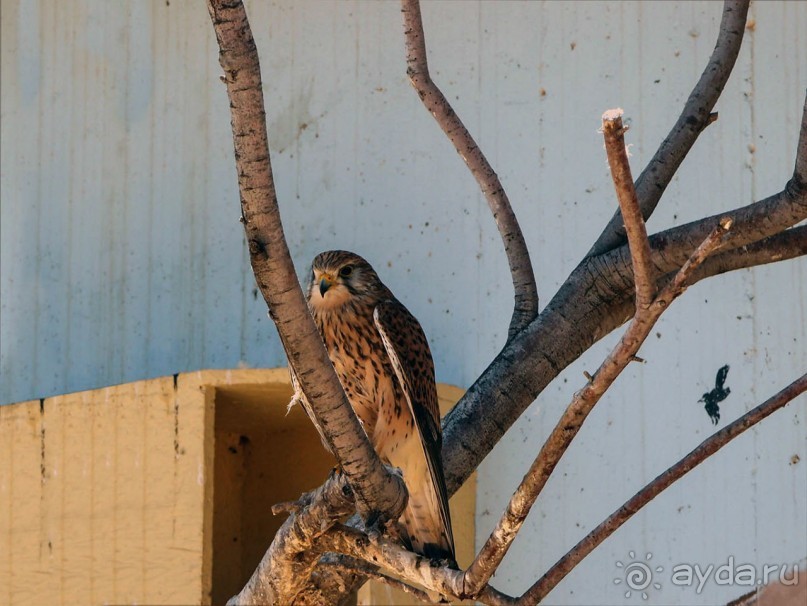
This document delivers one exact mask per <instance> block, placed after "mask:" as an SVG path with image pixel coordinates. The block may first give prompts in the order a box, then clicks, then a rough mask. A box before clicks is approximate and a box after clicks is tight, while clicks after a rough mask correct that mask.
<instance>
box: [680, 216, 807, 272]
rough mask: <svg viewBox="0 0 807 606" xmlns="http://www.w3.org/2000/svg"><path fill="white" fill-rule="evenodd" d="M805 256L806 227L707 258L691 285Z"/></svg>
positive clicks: (806, 247)
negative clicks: (729, 273)
mask: <svg viewBox="0 0 807 606" xmlns="http://www.w3.org/2000/svg"><path fill="white" fill-rule="evenodd" d="M803 255H807V225H801V226H799V227H793V228H791V229H787V230H785V231H783V232H781V233H778V234H776V235H775V236H771V237H770V238H765V239H764V240H760V241H758V242H754V243H753V244H749V245H747V246H741V247H739V248H735V249H733V250H729V251H726V252H723V253H720V254H717V255H714V256H713V257H710V258H709V259H707V260H706V261H705V262H704V263H703V265H701V266H700V267H699V268H698V270H697V271H696V272H695V274H694V275H693V276H692V284H694V283H695V282H699V281H700V280H703V279H704V278H709V277H711V276H716V275H718V274H723V273H726V272H729V271H734V270H735V269H745V268H748V267H756V266H757V265H765V264H766V263H774V262H776V261H785V260H787V259H793V258H795V257H801V256H803Z"/></svg>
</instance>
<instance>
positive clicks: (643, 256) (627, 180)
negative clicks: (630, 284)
mask: <svg viewBox="0 0 807 606" xmlns="http://www.w3.org/2000/svg"><path fill="white" fill-rule="evenodd" d="M626 130H627V129H626V128H625V127H624V126H622V110H621V109H609V110H608V111H606V112H605V113H604V114H603V115H602V134H603V138H604V139H605V151H606V154H607V155H608V166H609V167H610V169H611V178H612V179H613V181H614V189H615V190H616V197H617V200H618V201H619V209H620V211H621V213H622V219H623V221H624V222H625V230H626V232H627V234H628V245H629V247H630V257H631V262H632V264H633V279H634V282H635V284H636V307H637V309H644V308H646V307H647V306H648V305H650V303H651V302H652V301H653V296H654V295H655V294H656V281H655V280H654V278H653V264H652V263H651V261H650V242H648V240H647V228H646V227H645V224H644V219H643V218H642V211H641V210H640V209H639V199H638V198H637V197H636V189H634V187H633V177H632V176H631V174H630V162H628V152H627V148H626V147H625V131H626Z"/></svg>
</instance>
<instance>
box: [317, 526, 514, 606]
mask: <svg viewBox="0 0 807 606" xmlns="http://www.w3.org/2000/svg"><path fill="white" fill-rule="evenodd" d="M314 549H316V550H317V551H319V552H322V551H333V552H337V553H342V554H347V555H348V556H350V557H353V558H357V559H359V560H362V561H364V562H367V563H369V564H371V565H373V566H378V567H380V569H381V570H384V571H389V572H391V573H392V574H394V575H395V576H397V577H400V578H402V579H404V580H405V581H406V582H408V583H417V584H418V585H420V586H422V587H425V588H426V590H427V591H429V592H433V593H435V594H439V595H441V596H444V597H447V598H449V599H452V600H459V599H460V598H461V597H463V596H462V593H461V591H462V582H463V581H462V579H463V573H462V572H461V571H459V570H454V569H453V568H448V567H446V566H436V565H435V564H436V562H435V561H434V560H429V559H428V558H426V557H424V556H421V555H419V554H416V553H413V552H411V551H408V550H406V549H404V548H403V547H401V546H400V545H398V544H397V543H395V542H393V541H390V540H389V539H387V538H386V537H384V536H380V535H378V534H370V535H368V534H366V533H364V532H361V531H360V530H356V529H355V528H351V527H350V526H344V525H338V526H334V527H333V528H332V529H330V530H329V531H328V532H326V533H323V534H322V535H321V536H320V537H319V538H317V539H316V541H315V542H314ZM478 599H479V600H481V601H482V602H484V603H486V604H494V605H496V604H510V603H512V602H513V598H512V597H511V596H508V595H506V594H504V593H502V592H500V591H498V590H496V589H493V588H492V587H487V588H485V590H484V591H482V592H481V593H480V594H479V596H478Z"/></svg>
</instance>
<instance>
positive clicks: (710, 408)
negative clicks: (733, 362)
mask: <svg viewBox="0 0 807 606" xmlns="http://www.w3.org/2000/svg"><path fill="white" fill-rule="evenodd" d="M728 375H729V365H728V364H726V365H725V366H723V367H721V368H720V369H718V371H717V376H716V377H715V387H714V389H712V390H711V391H709V392H707V393H705V394H703V397H702V398H701V399H700V400H698V402H703V403H704V405H703V407H704V408H705V409H706V414H707V415H709V418H710V419H712V422H713V423H714V424H715V425H717V422H718V421H719V420H720V405H719V403H720V402H722V401H723V400H725V399H726V398H727V397H728V396H729V394H730V393H731V388H729V387H723V385H725V383H726V377H728Z"/></svg>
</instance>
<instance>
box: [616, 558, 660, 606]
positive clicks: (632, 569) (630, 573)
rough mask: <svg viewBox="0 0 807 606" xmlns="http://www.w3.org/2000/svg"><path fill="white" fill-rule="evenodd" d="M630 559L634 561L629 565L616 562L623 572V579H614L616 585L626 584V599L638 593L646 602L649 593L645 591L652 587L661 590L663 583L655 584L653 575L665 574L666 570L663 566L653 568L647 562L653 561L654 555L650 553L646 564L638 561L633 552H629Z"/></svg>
mask: <svg viewBox="0 0 807 606" xmlns="http://www.w3.org/2000/svg"><path fill="white" fill-rule="evenodd" d="M628 557H629V558H630V559H631V560H632V561H630V562H628V563H622V562H621V561H617V562H616V567H617V568H620V569H621V570H622V571H623V572H622V576H621V577H617V578H615V579H614V585H621V584H622V583H625V586H626V587H627V591H625V597H626V598H629V597H631V596H632V595H633V592H636V593H637V594H639V595H641V596H642V599H643V600H646V599H647V597H648V593H647V591H645V590H646V589H648V588H649V587H650V586H651V585H652V586H653V587H654V588H655V589H661V583H657V582H653V573H654V572H663V571H664V568H663V567H661V566H656V568H651V566H650V565H649V564H648V563H647V562H649V561H650V560H651V559H652V557H653V554H652V553H649V552H648V553H647V554H646V555H645V561H644V562H643V561H641V560H636V553H635V552H633V551H629V552H628Z"/></svg>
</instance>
